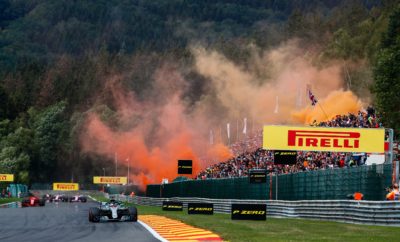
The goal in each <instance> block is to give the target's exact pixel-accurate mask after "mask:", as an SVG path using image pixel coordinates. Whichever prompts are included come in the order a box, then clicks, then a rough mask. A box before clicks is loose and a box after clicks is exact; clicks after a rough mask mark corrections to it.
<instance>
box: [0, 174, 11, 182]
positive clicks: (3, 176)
mask: <svg viewBox="0 0 400 242" xmlns="http://www.w3.org/2000/svg"><path fill="white" fill-rule="evenodd" d="M4 181H7V182H12V181H14V175H13V174H0V182H4Z"/></svg>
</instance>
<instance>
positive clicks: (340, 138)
mask: <svg viewBox="0 0 400 242" xmlns="http://www.w3.org/2000/svg"><path fill="white" fill-rule="evenodd" d="M360 137H361V134H360V133H359V132H330V131H303V130H289V131H288V146H294V147H297V146H306V147H332V148H359V147H360Z"/></svg>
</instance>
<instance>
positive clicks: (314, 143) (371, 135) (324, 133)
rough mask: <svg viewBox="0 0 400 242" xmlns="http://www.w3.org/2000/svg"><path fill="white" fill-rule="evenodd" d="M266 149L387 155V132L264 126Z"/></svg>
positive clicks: (381, 130)
mask: <svg viewBox="0 0 400 242" xmlns="http://www.w3.org/2000/svg"><path fill="white" fill-rule="evenodd" d="M263 147H264V149H267V150H306V151H307V150H309V151H333V152H368V153H384V152H385V130H384V129H372V128H371V129H366V128H365V129H363V128H320V127H295V126H264V130H263Z"/></svg>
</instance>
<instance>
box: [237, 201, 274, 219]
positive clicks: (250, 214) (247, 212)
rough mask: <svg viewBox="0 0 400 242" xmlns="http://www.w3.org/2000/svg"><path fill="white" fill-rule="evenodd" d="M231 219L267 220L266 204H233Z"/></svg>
mask: <svg viewBox="0 0 400 242" xmlns="http://www.w3.org/2000/svg"><path fill="white" fill-rule="evenodd" d="M231 218H232V219H234V220H266V219H267V205H266V204H232V210H231Z"/></svg>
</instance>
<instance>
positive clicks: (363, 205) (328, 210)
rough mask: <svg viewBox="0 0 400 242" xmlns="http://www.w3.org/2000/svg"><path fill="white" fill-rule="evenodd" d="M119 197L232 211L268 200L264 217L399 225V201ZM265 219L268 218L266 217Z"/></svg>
mask: <svg viewBox="0 0 400 242" xmlns="http://www.w3.org/2000/svg"><path fill="white" fill-rule="evenodd" d="M115 198H116V199H118V200H121V201H126V202H133V203H135V204H140V205H149V206H157V207H160V209H161V206H162V203H163V201H180V202H182V203H183V207H184V208H185V209H187V204H188V203H212V204H214V212H216V213H228V214H229V213H231V204H233V203H235V204H245V203H247V204H267V217H279V218H282V217H286V218H305V219H318V220H329V221H337V222H345V223H354V224H369V225H386V226H400V201H354V200H314V201H305V200H302V201H283V200H242V199H240V200H238V199H209V198H193V197H192V198H188V197H173V198H151V197H140V196H134V197H129V196H120V195H116V197H115ZM267 219H268V218H267Z"/></svg>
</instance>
